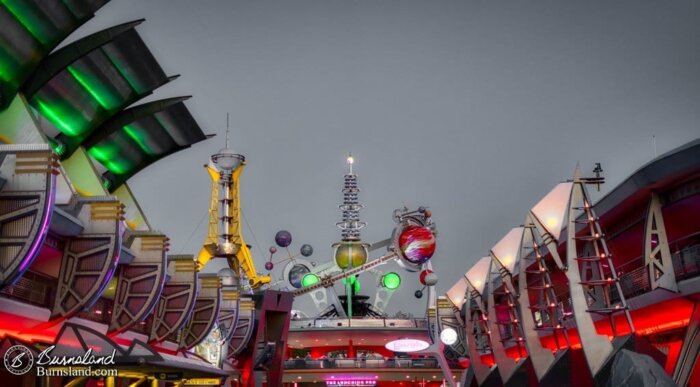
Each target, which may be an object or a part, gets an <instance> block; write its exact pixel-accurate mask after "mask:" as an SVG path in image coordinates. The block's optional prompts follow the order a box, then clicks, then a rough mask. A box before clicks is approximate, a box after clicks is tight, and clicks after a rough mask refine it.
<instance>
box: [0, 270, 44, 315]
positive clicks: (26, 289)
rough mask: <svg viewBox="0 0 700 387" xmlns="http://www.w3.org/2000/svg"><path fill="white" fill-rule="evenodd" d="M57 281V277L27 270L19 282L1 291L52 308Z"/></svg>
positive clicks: (10, 296)
mask: <svg viewBox="0 0 700 387" xmlns="http://www.w3.org/2000/svg"><path fill="white" fill-rule="evenodd" d="M56 282H57V280H56V279H55V278H50V277H46V276H43V275H40V274H36V273H33V272H27V273H25V274H24V275H23V276H22V277H21V278H20V279H19V280H18V281H17V283H15V284H14V285H12V286H8V287H6V288H4V289H3V290H2V292H0V293H2V295H3V296H7V297H8V298H13V299H16V300H19V301H23V302H26V303H27V304H31V305H36V306H40V307H43V308H50V306H51V305H52V304H53V298H54V296H55V294H56Z"/></svg>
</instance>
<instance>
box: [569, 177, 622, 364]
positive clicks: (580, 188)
mask: <svg viewBox="0 0 700 387" xmlns="http://www.w3.org/2000/svg"><path fill="white" fill-rule="evenodd" d="M586 183H587V180H586V179H585V178H581V177H580V172H579V171H578V170H577V171H576V174H575V176H574V183H573V186H572V189H571V199H570V202H569V214H568V227H567V230H568V231H567V234H568V236H567V246H566V252H567V253H566V256H567V264H568V270H567V271H566V277H567V279H568V280H569V290H570V294H571V304H572V310H573V313H574V319H575V321H576V327H577V329H578V335H579V338H580V340H581V343H582V347H583V353H584V355H585V357H586V362H587V363H588V367H589V369H590V371H591V374H592V375H593V376H594V377H595V376H596V375H597V374H598V371H600V370H601V368H602V367H603V364H604V363H605V362H606V361H607V360H608V358H609V357H610V356H611V355H612V354H613V352H614V348H613V345H612V343H611V342H610V340H609V339H608V336H607V335H606V334H598V332H597V330H596V327H595V325H594V323H593V317H592V314H598V315H601V316H604V317H607V318H608V320H609V324H610V326H611V328H612V334H613V336H617V328H616V326H615V319H614V316H615V315H616V314H618V313H624V314H625V318H626V322H627V324H628V327H629V331H630V332H632V333H634V325H633V324H632V317H631V316H630V312H629V308H628V306H627V302H626V300H625V296H624V295H623V293H622V289H621V288H620V281H619V277H618V275H617V271H616V270H615V266H614V264H613V261H612V257H611V256H610V251H609V250H608V246H607V243H606V242H605V235H604V234H603V232H602V230H601V227H600V223H599V222H598V217H597V216H596V214H595V211H594V209H593V206H592V205H591V201H590V199H589V197H588V193H587V192H586V187H585V184H586ZM579 226H580V227H579ZM579 244H584V245H585V249H583V253H582V254H579V246H578V245H579ZM613 289H615V290H616V291H617V299H613V292H612V290H613Z"/></svg>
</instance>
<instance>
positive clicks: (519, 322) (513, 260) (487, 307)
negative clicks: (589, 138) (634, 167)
mask: <svg viewBox="0 0 700 387" xmlns="http://www.w3.org/2000/svg"><path fill="white" fill-rule="evenodd" d="M597 169H598V171H596V172H600V171H599V168H597ZM601 182H602V181H601V178H600V175H599V173H597V174H596V176H595V177H593V178H585V177H582V176H581V174H580V171H577V172H576V174H575V175H574V178H573V180H570V181H567V182H564V183H560V184H559V185H557V186H555V188H554V189H553V190H552V191H551V192H550V193H549V194H547V195H546V196H545V197H544V198H543V199H542V200H541V201H540V202H538V203H537V204H536V205H535V206H534V207H533V208H532V209H531V210H530V211H528V212H527V213H526V216H525V222H524V223H523V225H521V226H519V227H515V228H513V229H512V230H510V231H509V232H508V233H507V234H506V235H505V236H504V237H503V238H502V239H501V240H500V241H498V242H497V243H496V244H495V245H494V247H493V248H492V249H491V250H490V251H489V255H488V256H487V257H484V258H482V259H481V260H479V261H478V263H477V264H476V265H475V266H474V267H472V268H471V269H469V270H468V271H467V272H466V274H465V278H464V280H461V281H459V282H458V283H456V284H455V285H454V286H453V287H452V288H451V289H450V290H449V291H448V292H447V298H448V299H449V300H450V302H451V304H452V306H453V308H454V310H455V313H457V314H459V315H460V316H462V317H464V321H465V323H464V325H463V329H465V331H466V337H467V342H468V343H469V345H468V347H469V356H470V360H471V370H472V371H473V375H472V373H469V374H465V375H464V378H463V382H466V383H467V384H469V383H472V384H474V383H475V384H478V385H502V384H504V385H513V386H517V385H526V384H530V385H550V384H552V383H565V384H567V385H594V384H595V385H604V384H605V383H606V382H607V381H608V380H610V381H611V382H612V383H613V385H614V383H615V380H618V381H619V380H621V379H615V378H616V377H621V376H620V373H621V371H622V370H625V371H626V372H629V370H630V369H633V370H635V371H640V372H641V371H644V370H646V372H648V373H651V372H655V373H656V375H657V376H658V377H662V376H663V377H665V378H669V380H670V378H672V379H673V380H674V381H675V383H677V384H678V385H691V386H694V385H697V384H698V383H699V381H700V362H699V361H698V359H699V358H698V355H699V352H698V345H697V343H696V339H695V337H696V336H697V332H698V323H699V321H700V320H698V318H699V316H700V314H699V313H700V304H698V302H697V295H698V292H699V291H700V287H698V286H700V285H699V284H700V282H698V280H699V278H700V255H698V251H699V250H698V242H699V241H700V240H699V239H698V236H699V235H700V217H699V215H700V191H699V189H700V185H699V183H700V140H696V141H693V142H691V143H688V144H686V145H684V146H682V147H680V148H678V149H675V150H673V151H671V152H669V153H667V154H665V155H662V156H660V157H658V158H656V159H654V160H653V161H652V162H650V163H649V164H647V165H645V166H643V167H642V168H640V169H639V170H638V171H636V172H635V173H634V174H633V175H632V176H630V177H629V178H627V179H626V180H625V181H624V182H622V184H620V185H619V186H617V187H615V188H614V189H613V190H612V191H610V192H609V193H608V194H607V195H606V196H605V197H603V198H602V199H601V200H600V201H598V202H597V203H595V205H594V204H593V203H592V202H591V201H590V199H589V197H588V195H587V190H586V186H587V185H598V184H600V183H601ZM624 350H630V351H632V352H634V353H643V354H646V355H649V356H650V357H649V358H643V357H639V356H637V357H635V355H630V354H629V352H625V351H624ZM650 359H653V361H652V360H650ZM645 362H646V363H645ZM642 365H644V366H642ZM650 369H651V370H653V371H650ZM642 373H643V372H642ZM637 380H638V379H637Z"/></svg>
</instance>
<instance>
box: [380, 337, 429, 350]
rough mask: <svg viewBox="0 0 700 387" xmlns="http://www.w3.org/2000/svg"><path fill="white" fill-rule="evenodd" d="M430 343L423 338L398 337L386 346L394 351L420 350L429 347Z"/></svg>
mask: <svg viewBox="0 0 700 387" xmlns="http://www.w3.org/2000/svg"><path fill="white" fill-rule="evenodd" d="M429 346H430V344H429V343H428V342H426V341H423V340H418V339H398V340H393V341H390V342H388V343H386V345H384V347H386V349H388V350H390V351H392V352H407V353H408V352H418V351H422V350H424V349H426V348H428V347H429Z"/></svg>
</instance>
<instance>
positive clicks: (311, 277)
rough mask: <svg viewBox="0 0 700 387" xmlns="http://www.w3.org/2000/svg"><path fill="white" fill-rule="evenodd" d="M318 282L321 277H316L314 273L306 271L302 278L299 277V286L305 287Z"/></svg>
mask: <svg viewBox="0 0 700 387" xmlns="http://www.w3.org/2000/svg"><path fill="white" fill-rule="evenodd" d="M319 282H321V279H320V278H318V276H317V275H316V274H313V273H308V274H306V275H305V276H304V278H302V279H301V286H303V287H307V286H311V285H315V284H317V283H319Z"/></svg>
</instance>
